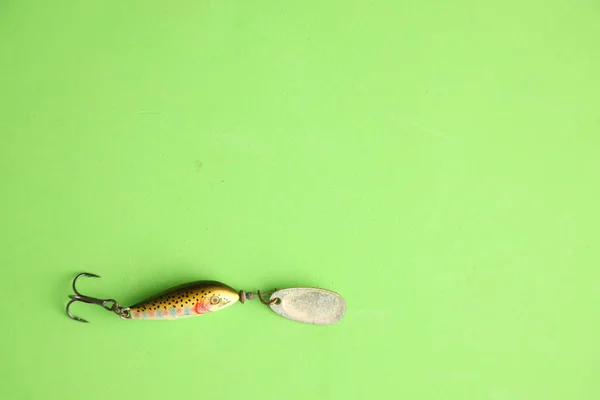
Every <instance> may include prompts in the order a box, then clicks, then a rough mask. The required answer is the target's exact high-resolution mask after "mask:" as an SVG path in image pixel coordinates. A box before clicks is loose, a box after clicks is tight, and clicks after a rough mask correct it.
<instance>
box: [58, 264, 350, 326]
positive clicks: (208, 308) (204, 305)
mask: <svg viewBox="0 0 600 400" xmlns="http://www.w3.org/2000/svg"><path fill="white" fill-rule="evenodd" d="M84 276H86V277H92V278H99V276H98V275H95V274H90V273H87V272H84V273H81V274H79V275H77V276H76V277H75V279H74V280H73V291H74V292H75V294H74V295H70V296H69V297H70V298H71V301H69V302H68V303H67V315H68V316H69V318H71V319H74V320H76V321H80V322H88V321H86V320H85V319H83V318H79V317H76V316H75V315H73V314H72V313H71V310H70V307H71V305H72V304H73V303H75V302H82V303H88V304H97V305H100V306H102V307H104V308H105V309H106V310H108V311H112V312H114V313H115V314H117V315H119V316H120V317H121V318H122V319H148V320H175V319H181V318H188V317H195V316H198V315H203V314H207V313H211V312H214V311H218V310H222V309H225V308H227V307H229V306H231V305H233V304H235V303H237V302H238V301H239V302H240V303H244V302H245V301H246V300H251V299H253V298H255V297H258V298H259V300H260V301H261V303H263V304H265V305H268V306H269V307H271V309H272V310H273V311H275V312H276V313H277V314H279V315H281V316H283V317H285V318H289V319H292V320H295V321H299V322H305V323H310V324H317V325H329V324H333V323H336V322H338V321H340V320H341V319H342V318H343V317H344V315H345V314H346V302H345V301H344V298H343V297H342V296H340V295H339V294H337V293H335V292H332V291H329V290H325V289H319V288H308V287H299V288H289V289H281V290H276V291H274V292H270V293H265V294H261V293H260V290H259V291H257V294H254V293H252V292H244V291H243V290H240V291H239V292H237V291H235V290H234V289H233V288H231V287H229V286H227V285H225V284H223V283H220V282H216V281H198V282H191V283H186V284H183V285H179V286H176V287H172V288H170V289H167V290H164V291H162V292H160V293H158V294H156V295H154V296H151V297H149V298H147V299H146V300H143V301H140V302H139V303H136V304H134V305H132V306H129V307H123V306H122V305H121V304H119V303H118V302H117V301H116V300H114V299H98V298H95V297H90V296H85V295H83V294H81V293H80V292H79V291H78V290H77V287H76V283H77V280H78V279H79V278H81V277H84ZM264 296H270V297H269V299H268V300H265V299H264Z"/></svg>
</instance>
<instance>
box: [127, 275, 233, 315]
mask: <svg viewBox="0 0 600 400" xmlns="http://www.w3.org/2000/svg"><path fill="white" fill-rule="evenodd" d="M239 298H240V297H239V295H238V293H237V292H236V291H235V290H234V289H232V288H230V287H229V286H227V285H225V284H223V283H220V282H215V281H198V282H192V283H187V284H184V285H180V286H176V287H173V288H170V289H167V290H165V291H164V292H162V293H159V294H157V295H155V296H152V297H151V298H149V299H146V300H144V301H141V302H139V303H137V304H135V305H133V306H131V307H129V309H130V315H131V319H167V320H171V319H179V318H187V317H194V316H197V315H202V314H206V313H209V312H214V311H218V310H222V309H224V308H226V307H229V306H230V305H232V304H235V303H236V302H237V301H238V300H239Z"/></svg>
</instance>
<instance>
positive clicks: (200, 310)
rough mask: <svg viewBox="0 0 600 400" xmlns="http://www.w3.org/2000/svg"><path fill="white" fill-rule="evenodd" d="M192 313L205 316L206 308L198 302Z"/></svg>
mask: <svg viewBox="0 0 600 400" xmlns="http://www.w3.org/2000/svg"><path fill="white" fill-rule="evenodd" d="M194 311H196V314H206V313H207V312H208V307H207V306H206V304H204V302H201V301H199V302H197V303H196V306H195V307H194Z"/></svg>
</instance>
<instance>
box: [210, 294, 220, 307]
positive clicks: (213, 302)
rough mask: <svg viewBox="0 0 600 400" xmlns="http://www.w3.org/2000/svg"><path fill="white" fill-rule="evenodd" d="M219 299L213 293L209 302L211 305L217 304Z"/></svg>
mask: <svg viewBox="0 0 600 400" xmlns="http://www.w3.org/2000/svg"><path fill="white" fill-rule="evenodd" d="M220 301H221V299H219V297H217V296H215V295H213V296H212V297H211V298H210V304H212V305H213V306H214V305H217V304H219V302H220Z"/></svg>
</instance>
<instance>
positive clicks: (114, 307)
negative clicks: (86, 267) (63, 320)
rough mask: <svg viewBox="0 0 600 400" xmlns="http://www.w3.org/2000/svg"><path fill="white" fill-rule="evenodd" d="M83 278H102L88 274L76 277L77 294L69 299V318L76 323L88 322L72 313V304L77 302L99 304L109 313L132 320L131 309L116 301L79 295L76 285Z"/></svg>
mask: <svg viewBox="0 0 600 400" xmlns="http://www.w3.org/2000/svg"><path fill="white" fill-rule="evenodd" d="M82 276H87V277H90V278H100V276H98V275H96V274H90V273H88V272H83V273H81V274H79V275H77V276H76V277H75V279H73V291H74V292H75V294H72V295H69V298H70V299H71V301H69V302H68V303H67V315H68V316H69V318H71V319H74V320H75V321H79V322H88V321H87V320H85V319H83V318H79V317H77V316H75V315H73V314H72V313H71V310H70V307H71V304H73V303H75V302H77V301H80V302H82V303H88V304H97V305H99V306H102V307H104V309H105V310H107V311H112V312H114V313H115V314H117V315H119V316H120V317H121V318H123V319H129V318H131V314H130V312H129V308H128V307H122V306H121V305H120V304H119V303H117V301H116V300H114V299H98V298H96V297H90V296H86V295H83V294H81V293H79V291H78V290H77V287H76V286H75V285H76V283H77V280H78V279H79V278H81V277H82Z"/></svg>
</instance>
